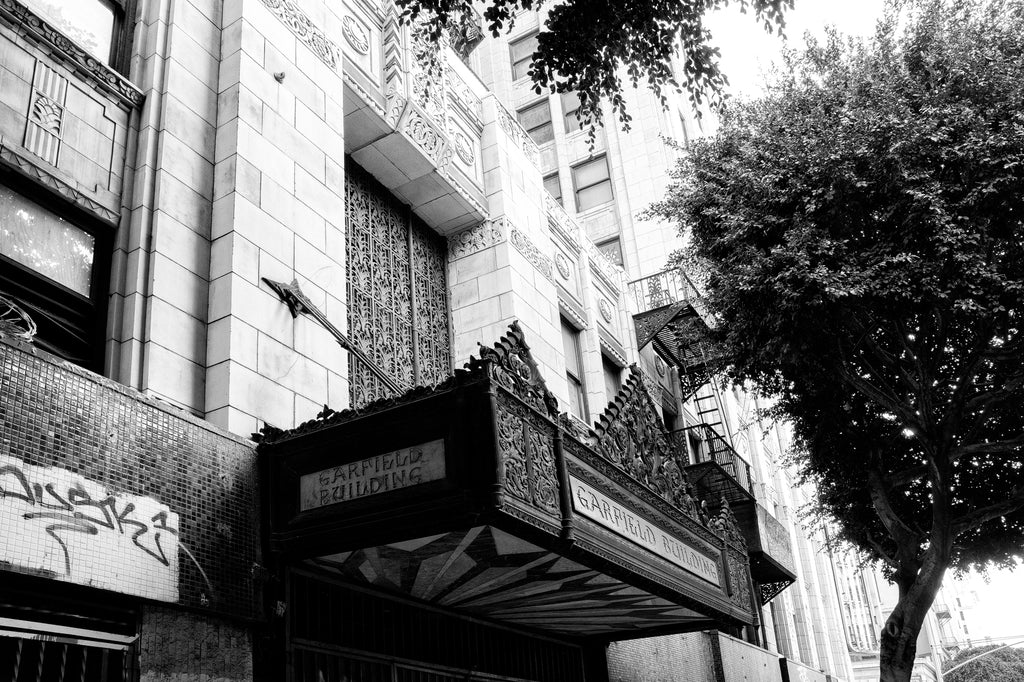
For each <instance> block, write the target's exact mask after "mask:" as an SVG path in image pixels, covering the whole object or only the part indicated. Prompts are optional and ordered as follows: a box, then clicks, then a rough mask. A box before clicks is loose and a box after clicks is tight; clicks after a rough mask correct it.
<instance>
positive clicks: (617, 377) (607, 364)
mask: <svg viewBox="0 0 1024 682" xmlns="http://www.w3.org/2000/svg"><path fill="white" fill-rule="evenodd" d="M601 366H602V368H603V369H604V393H605V396H606V397H607V398H608V402H611V401H612V400H614V399H615V396H617V395H618V394H619V389H620V388H621V387H622V369H621V368H620V367H619V366H618V365H616V364H615V363H614V362H612V361H611V360H609V359H608V358H607V357H605V356H604V355H602V356H601Z"/></svg>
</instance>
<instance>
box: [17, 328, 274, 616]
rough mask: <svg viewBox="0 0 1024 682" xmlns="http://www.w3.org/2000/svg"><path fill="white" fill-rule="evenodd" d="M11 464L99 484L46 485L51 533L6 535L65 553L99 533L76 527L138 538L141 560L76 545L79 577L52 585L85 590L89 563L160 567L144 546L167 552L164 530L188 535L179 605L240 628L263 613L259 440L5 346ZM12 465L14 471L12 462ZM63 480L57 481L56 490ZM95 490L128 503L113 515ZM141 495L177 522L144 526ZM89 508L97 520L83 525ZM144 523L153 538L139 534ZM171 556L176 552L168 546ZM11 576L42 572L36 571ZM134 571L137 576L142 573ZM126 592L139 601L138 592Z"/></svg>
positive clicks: (39, 500)
mask: <svg viewBox="0 0 1024 682" xmlns="http://www.w3.org/2000/svg"><path fill="white" fill-rule="evenodd" d="M0 455H3V456H4V457H5V458H11V459H13V460H17V462H20V463H24V464H25V465H28V466H32V467H46V468H56V469H60V470H64V471H66V472H69V473H68V477H71V478H73V477H81V478H82V479H85V480H86V481H89V482H90V485H89V486H74V483H73V482H72V483H71V484H70V487H77V488H78V491H77V492H76V491H75V490H70V489H68V490H65V489H62V488H59V487H55V488H54V489H53V491H49V490H45V483H46V481H43V480H41V479H40V480H39V481H37V482H39V483H40V484H41V485H42V486H43V487H41V488H40V489H37V490H36V491H35V495H34V498H35V503H34V505H33V506H34V511H33V510H30V513H33V514H37V513H38V514H42V515H43V516H42V517H39V520H41V521H42V523H41V524H36V525H30V524H25V523H22V522H23V521H29V520H31V519H27V518H25V517H24V516H23V515H21V517H20V518H19V519H6V520H5V521H4V523H3V526H4V527H5V528H8V529H9V528H11V527H17V528H20V529H21V532H22V533H23V534H29V533H31V534H32V536H31V537H22V538H20V539H19V543H20V544H26V545H28V544H38V543H40V542H44V543H45V542H48V543H50V544H49V546H48V547H49V550H50V551H51V552H55V553H59V552H60V551H61V549H60V543H59V542H58V541H57V539H56V537H55V536H60V535H61V534H62V533H63V532H64V527H65V526H72V525H74V526H83V525H89V524H90V523H91V526H92V527H91V529H89V528H83V529H82V532H78V531H74V530H71V529H70V528H68V529H67V530H66V533H64V534H65V535H69V536H70V535H76V536H82V537H92V536H94V535H95V537H97V538H99V534H100V533H103V534H105V535H106V536H110V535H126V536H129V537H128V539H127V540H125V542H123V543H122V545H123V546H124V547H126V548H128V549H129V550H131V551H135V552H136V553H138V554H139V558H130V557H128V556H126V555H124V554H120V555H116V556H107V555H102V552H103V551H104V550H107V551H109V550H110V548H111V547H112V546H114V545H112V544H111V543H107V542H103V543H97V544H95V545H92V544H85V545H77V546H76V545H73V544H72V543H66V544H68V546H69V547H70V550H71V554H70V556H69V562H70V566H71V569H72V570H71V572H70V573H69V574H66V575H64V574H61V575H56V574H49V575H50V576H51V577H53V578H55V579H61V580H69V581H71V582H83V581H82V580H80V579H79V577H78V576H80V575H86V576H87V575H88V574H89V573H88V571H86V572H85V573H79V572H78V571H76V570H75V566H76V565H77V564H85V565H88V564H90V563H112V564H129V563H133V564H134V565H137V566H139V567H142V566H144V565H145V563H144V561H145V560H148V559H147V557H143V556H142V555H141V551H142V547H146V548H148V549H150V550H155V549H156V547H157V544H156V543H157V542H158V541H157V540H156V536H157V535H158V534H159V533H160V532H161V528H162V527H163V526H167V527H170V528H171V529H173V528H174V526H175V525H176V526H177V543H176V544H177V548H178V552H177V567H176V568H177V575H178V585H177V586H176V588H177V603H179V604H182V605H186V606H191V607H195V608H198V609H201V610H209V611H211V612H221V613H228V614H231V615H232V616H233V617H237V618H253V617H257V616H258V615H259V614H258V610H257V606H256V599H257V595H258V593H259V592H258V591H259V589H260V584H259V582H258V576H259V575H260V574H261V571H260V570H259V567H258V563H259V561H260V557H259V554H258V551H259V550H258V532H259V526H258V515H257V506H256V505H257V495H256V473H255V455H254V453H253V448H252V444H251V443H249V442H248V441H245V440H242V439H240V438H236V437H233V436H230V435H227V434H226V433H223V432H221V431H219V430H217V429H215V428H213V427H211V426H210V425H209V424H207V423H205V422H202V421H200V420H198V419H195V418H193V417H191V416H188V415H187V414H185V413H182V412H180V411H179V410H176V409H174V408H169V407H167V406H165V405H162V404H160V403H159V402H157V401H155V400H153V399H151V398H146V397H143V396H141V395H139V394H138V393H136V392H135V391H132V390H131V389H126V388H124V387H123V386H121V385H119V384H116V383H114V382H112V381H109V380H106V379H103V378H101V377H99V376H97V375H95V374H92V373H90V372H87V371H85V370H81V369H78V368H77V367H74V366H73V365H70V364H68V363H64V362H62V361H59V360H55V359H53V358H52V356H48V355H46V354H44V353H41V352H35V353H33V352H31V351H26V350H22V349H19V348H16V347H14V346H12V345H10V344H9V343H8V342H5V341H0ZM11 459H5V461H6V462H8V464H10V462H11ZM20 468H22V469H23V470H24V471H26V472H28V471H31V472H32V473H33V475H35V474H36V473H39V472H38V471H37V470H34V469H33V470H28V469H25V468H24V467H20ZM37 478H38V476H37ZM60 482H61V480H60V479H59V478H57V477H55V478H54V483H55V484H57V485H59V483H60ZM17 484H18V480H17V475H16V474H15V473H14V472H13V471H12V470H11V469H8V470H6V471H5V472H4V473H3V476H2V478H0V485H2V486H3V487H4V488H5V489H6V490H12V491H13V490H17V489H19V488H18V487H17ZM94 489H95V490H106V491H109V494H110V495H112V496H114V497H115V498H116V499H115V503H117V502H119V501H121V502H124V504H121V505H120V506H118V507H117V508H116V510H115V509H113V508H111V507H109V506H107V507H106V510H109V511H110V512H112V513H111V514H108V513H107V511H104V509H105V508H104V507H103V506H96V505H95V504H87V500H86V497H87V496H88V497H89V498H90V499H91V500H92V502H98V501H99V500H97V499H96V498H97V497H98V495H97V494H94V492H93V490H94ZM130 496H138V497H142V498H148V500H149V502H150V503H151V506H152V507H153V508H154V509H157V510H158V511H159V510H166V511H168V512H169V517H170V518H166V519H165V520H164V521H163V522H161V520H160V519H158V518H149V517H148V516H147V517H146V518H136V516H137V514H136V513H135V512H136V511H137V512H139V513H141V512H142V511H143V509H142V507H141V505H139V504H136V510H134V511H133V510H129V509H128V507H127V504H129V503H131V502H132V499H131V497H130ZM61 500H63V502H61ZM18 501H19V500H18V499H17V498H15V497H14V496H10V495H9V496H6V497H0V516H2V515H3V513H4V511H5V510H10V509H13V506H12V505H13V504H14V503H15V502H18ZM23 501H24V500H22V502H23ZM136 502H137V501H136ZM19 509H20V508H19ZM82 510H84V513H85V514H86V516H87V517H89V518H95V519H96V521H95V522H89V518H85V519H83V518H82V517H81V515H79V516H75V515H74V512H75V511H82ZM48 515H49V516H48ZM61 515H63V516H61ZM174 515H176V517H177V518H176V519H174V518H173V517H174ZM65 517H70V518H68V519H65ZM115 517H116V518H115ZM62 519H63V520H62ZM15 521H17V525H15ZM126 521H127V522H126ZM47 524H48V525H47ZM143 525H146V526H147V532H146V533H145V534H137V531H138V530H139V529H140V528H141V527H142V526H143ZM52 526H59V527H52ZM164 532H170V531H169V530H165V531H164ZM151 541H152V543H153V544H151ZM163 546H164V547H165V548H169V547H171V546H172V545H171V544H170V543H168V542H165V543H164V545H163ZM129 559H131V562H129ZM154 565H156V564H154ZM7 568H8V570H14V571H21V572H31V573H38V571H37V570H34V568H35V567H33V566H17V565H10V566H8V567H7ZM60 568H61V567H60V566H58V567H57V569H56V570H60ZM125 569H126V570H129V569H130V570H129V572H130V571H131V570H135V569H134V568H133V567H132V566H125ZM109 588H110V587H109V586H108V589H109ZM115 589H116V588H115ZM118 591H125V592H129V593H134V594H139V591H138V590H130V589H127V588H125V589H124V590H120V589H119V590H118ZM144 596H150V597H156V598H162V597H161V596H160V595H148V594H144Z"/></svg>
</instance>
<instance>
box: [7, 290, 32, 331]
mask: <svg viewBox="0 0 1024 682" xmlns="http://www.w3.org/2000/svg"><path fill="white" fill-rule="evenodd" d="M35 335H36V323H35V322H34V321H33V320H32V318H31V317H29V315H28V313H26V312H25V311H24V310H22V309H21V308H20V307H19V306H18V304H17V303H15V302H14V301H12V300H11V299H9V298H7V297H6V296H3V295H0V338H5V337H6V338H12V339H18V340H21V341H31V340H32V338H33V337H34V336H35Z"/></svg>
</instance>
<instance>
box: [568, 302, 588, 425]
mask: <svg viewBox="0 0 1024 682" xmlns="http://www.w3.org/2000/svg"><path fill="white" fill-rule="evenodd" d="M562 348H563V350H564V351H565V378H566V380H567V381H568V383H569V414H571V415H572V416H574V417H576V418H578V419H581V420H583V421H587V401H586V398H585V397H584V393H583V371H582V368H581V364H582V360H581V356H580V333H579V331H578V330H577V329H576V328H575V327H573V326H572V325H571V324H569V321H568V320H566V319H565V318H564V317H563V318H562Z"/></svg>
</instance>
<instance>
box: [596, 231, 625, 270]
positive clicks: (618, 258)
mask: <svg viewBox="0 0 1024 682" xmlns="http://www.w3.org/2000/svg"><path fill="white" fill-rule="evenodd" d="M597 248H598V250H599V251H600V252H601V253H603V254H604V255H605V256H606V257H607V258H608V260H610V261H611V262H613V263H615V264H616V265H618V266H619V267H625V263H624V262H623V258H622V242H620V241H619V238H618V237H616V238H615V239H612V240H611V241H607V242H605V243H603V244H598V245H597Z"/></svg>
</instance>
